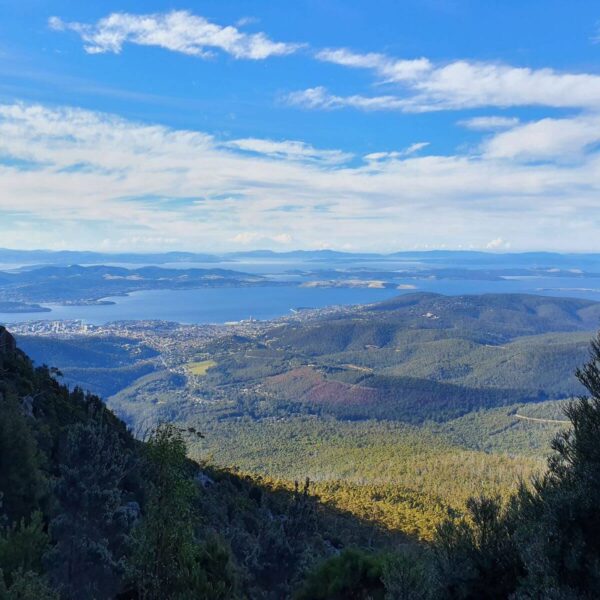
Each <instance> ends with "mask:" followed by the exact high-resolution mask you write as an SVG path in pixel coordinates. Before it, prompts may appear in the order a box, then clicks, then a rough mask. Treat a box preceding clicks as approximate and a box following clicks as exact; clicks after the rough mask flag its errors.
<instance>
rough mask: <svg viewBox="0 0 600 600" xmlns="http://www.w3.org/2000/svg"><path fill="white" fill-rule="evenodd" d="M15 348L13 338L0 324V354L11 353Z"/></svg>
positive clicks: (15, 344)
mask: <svg viewBox="0 0 600 600" xmlns="http://www.w3.org/2000/svg"><path fill="white" fill-rule="evenodd" d="M16 349H17V343H16V342H15V338H14V337H13V336H12V335H10V333H8V331H6V328H5V327H2V325H0V354H8V353H13V352H15V351H16Z"/></svg>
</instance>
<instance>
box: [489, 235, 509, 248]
mask: <svg viewBox="0 0 600 600" xmlns="http://www.w3.org/2000/svg"><path fill="white" fill-rule="evenodd" d="M485 247H486V249H487V250H508V249H509V248H510V242H505V241H504V240H503V239H502V238H501V237H499V238H495V239H493V240H491V241H489V242H488V243H487V244H486V245H485Z"/></svg>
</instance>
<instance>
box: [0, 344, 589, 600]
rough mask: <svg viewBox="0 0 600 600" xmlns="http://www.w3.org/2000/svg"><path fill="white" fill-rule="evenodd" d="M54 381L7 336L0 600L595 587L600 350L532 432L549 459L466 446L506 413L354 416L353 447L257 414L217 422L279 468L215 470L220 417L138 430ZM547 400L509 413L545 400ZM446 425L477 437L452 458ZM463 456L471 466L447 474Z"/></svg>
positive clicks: (324, 426) (533, 593) (425, 594)
mask: <svg viewBox="0 0 600 600" xmlns="http://www.w3.org/2000/svg"><path fill="white" fill-rule="evenodd" d="M3 335H4V338H5V339H9V338H8V337H7V336H9V334H7V333H5V332H3ZM56 375H60V373H57V372H56V370H53V369H49V368H48V367H45V366H42V367H34V366H33V364H32V362H31V360H30V359H29V358H28V357H27V356H26V355H25V354H24V353H23V352H21V351H20V350H18V349H16V348H13V345H12V344H11V343H7V344H5V347H4V349H3V351H2V352H1V353H0V394H1V396H0V399H1V402H0V490H1V492H2V496H1V499H2V504H1V512H2V527H1V533H0V569H1V573H2V576H1V578H0V598H6V599H11V600H12V599H17V598H19V599H31V600H33V599H34V598H35V599H58V598H64V599H75V598H98V599H100V598H106V599H108V598H139V599H156V600H158V599H161V598H173V599H187V598H189V599H192V598H211V599H212V598H215V599H218V598H232V599H235V598H249V599H253V598H257V599H259V598H264V599H270V598H273V599H275V598H298V599H319V598H323V599H340V600H341V599H346V598H357V599H365V600H366V599H367V598H372V599H377V598H382V599H383V598H394V599H395V598H398V599H400V598H449V599H453V598H456V599H459V598H461V599H462V598H464V599H467V598H473V599H475V598H594V597H596V590H597V589H598V585H599V584H600V568H599V567H598V565H599V564H600V513H599V512H598V508H597V507H598V505H599V501H600V479H599V478H598V473H599V472H600V451H599V449H598V445H597V439H598V436H599V435H600V341H595V342H594V343H593V345H592V356H591V359H590V360H589V361H588V362H587V363H586V364H585V365H584V366H583V367H582V368H581V369H580V370H578V371H577V373H576V376H577V378H578V380H579V381H580V382H581V384H582V386H583V387H584V388H585V389H586V390H587V395H585V396H582V397H581V398H579V399H578V400H575V401H571V402H567V403H563V406H561V407H560V410H564V416H563V417H562V420H564V421H567V423H566V424H564V425H561V424H556V423H555V424H552V425H551V424H547V425H544V424H540V428H541V429H540V432H539V442H540V443H541V440H544V439H545V440H546V442H547V443H548V449H547V452H546V454H547V461H546V463H545V465H542V464H541V463H540V460H539V459H538V458H535V456H536V454H535V453H532V455H531V458H529V459H527V458H526V457H525V458H524V457H523V456H520V457H515V458H514V459H511V458H510V456H508V455H506V454H504V453H494V452H491V453H485V452H483V451H482V450H481V449H478V448H477V445H478V444H481V443H482V441H483V440H484V438H485V436H484V435H480V436H479V437H478V434H477V433H474V432H481V430H482V427H488V428H493V427H494V425H495V424H498V423H500V422H501V421H502V419H503V418H505V417H507V416H508V413H507V412H506V407H504V408H503V409H502V410H501V411H500V412H496V413H493V412H492V413H490V412H484V413H482V414H479V415H477V413H473V414H471V415H467V417H468V418H465V417H463V418H459V419H457V420H455V421H449V422H445V423H441V424H440V423H435V422H433V423H430V424H429V427H430V428H431V433H430V434H428V433H427V429H422V428H421V429H416V428H415V427H414V426H413V425H410V424H406V423H404V424H401V423H387V424H381V423H379V422H375V421H362V422H361V425H360V426H361V427H362V431H361V435H360V436H359V437H358V438H356V437H352V436H350V435H347V433H348V432H346V431H344V428H343V426H341V427H340V426H339V425H340V422H339V421H338V422H336V424H334V423H333V422H329V421H327V420H324V421H316V420H315V419H314V417H310V416H305V417H302V416H300V417H298V420H295V419H292V420H291V421H289V422H286V423H283V424H278V423H277V421H276V420H273V421H269V420H267V421H266V422H265V423H264V424H263V425H262V427H264V429H263V431H262V433H261V435H256V433H255V432H254V433H253V434H252V435H247V431H248V427H249V426H248V424H246V423H244V421H243V420H242V421H240V422H239V423H238V424H237V425H234V424H233V423H227V424H226V425H221V430H220V431H219V435H226V434H227V432H228V436H229V437H227V438H226V439H227V443H228V444H229V445H230V446H231V447H232V448H233V447H234V446H236V447H237V448H238V451H237V455H238V456H244V455H251V454H252V453H254V454H255V455H258V456H263V460H264V461H265V469H264V470H265V471H267V470H268V471H270V472H272V473H275V474H279V475H281V478H279V479H278V478H277V477H266V476H265V475H264V474H261V473H260V469H256V468H254V469H253V472H249V471H250V470H248V469H245V465H244V464H243V463H241V464H240V465H239V467H238V468H237V469H235V468H225V467H223V466H220V465H219V464H215V463H211V460H210V459H211V456H210V442H208V445H207V440H210V439H211V437H214V436H213V434H214V433H215V432H216V431H217V428H218V427H219V424H218V421H217V420H215V421H214V422H213V424H212V427H213V429H210V428H208V429H207V430H204V431H201V430H198V429H197V428H196V427H194V426H192V425H187V426H178V425H174V424H170V423H159V424H158V425H156V426H154V427H151V428H149V429H148V430H147V431H145V432H142V435H140V436H138V438H139V439H136V438H134V437H133V435H132V434H131V432H130V431H129V430H128V429H127V427H126V425H125V424H124V423H123V422H122V421H121V420H119V419H118V418H117V417H116V416H115V415H114V414H113V413H112V412H111V411H110V410H108V409H107V407H106V405H105V404H104V403H103V402H102V400H101V399H100V398H98V397H97V396H94V395H92V394H89V393H85V392H83V391H82V390H81V389H79V388H75V389H71V390H70V389H69V388H68V387H67V386H65V385H64V384H61V383H59V382H58V381H57V379H56ZM525 408H529V407H525ZM542 408H543V407H542ZM510 410H511V409H508V412H510ZM514 410H515V411H518V410H524V409H523V407H521V409H519V407H515V409H514ZM537 410H539V407H538V409H537ZM545 410H546V411H545V412H542V413H536V412H535V410H534V411H533V412H530V413H527V414H523V416H529V417H531V418H536V414H547V413H548V411H555V412H556V411H558V410H559V407H558V406H556V405H555V404H552V403H550V405H549V406H546V407H545ZM505 413H506V414H505ZM311 419H312V423H313V424H312V425H311ZM465 419H466V420H465ZM469 419H470V420H469ZM473 419H475V420H476V421H475V422H474V421H473ZM556 420H560V419H556ZM436 428H443V429H444V428H445V429H444V431H443V433H444V435H445V436H446V438H444V437H443V436H440V435H439V434H440V431H438V430H437V429H436ZM553 428H555V429H557V430H558V432H556V431H555V430H554V429H553ZM511 435H512V436H513V437H515V438H516V439H518V438H519V431H518V429H517V430H516V431H514V432H512V433H511ZM452 436H454V438H456V436H460V437H461V438H463V439H464V440H467V441H468V443H470V444H471V445H472V448H471V449H468V448H467V447H466V446H465V448H464V450H463V453H462V454H461V453H457V452H456V448H455V447H452V439H453V437H452ZM397 438H402V440H403V445H400V446H399V445H398V444H393V443H391V440H394V439H397ZM479 438H481V439H479ZM375 439H377V440H378V443H375ZM444 439H447V440H448V441H447V442H445V441H444ZM263 440H264V441H263ZM276 440H279V442H281V443H277V444H276V445H278V446H281V448H283V450H282V451H281V452H280V453H278V454H276V455H274V456H272V457H271V458H269V457H268V452H267V451H266V446H267V444H268V443H269V442H270V445H271V447H273V445H274V442H275V441H276ZM284 440H285V443H284ZM316 440H321V442H320V443H321V444H323V448H319V452H314V450H315V448H314V444H315V443H317V442H316ZM323 440H325V441H323ZM386 440H390V443H388V442H386ZM446 443H447V444H448V446H446V445H445V444H446ZM499 443H500V444H501V443H502V441H501V440H500V442H499ZM369 444H370V445H369ZM240 448H242V449H243V451H240V450H239V449H240ZM403 448H405V449H406V450H403ZM415 448H416V449H418V452H415ZM451 448H452V451H450V449H451ZM408 449H410V451H409V450H408ZM232 452H233V450H232ZM390 452H394V453H398V452H400V456H396V460H394V461H389V460H388V459H389V457H388V454H389V453H390ZM402 452H405V455H402ZM359 455H360V457H361V460H353V456H355V457H356V456H359ZM484 456H486V457H487V459H485V460H484V459H483V457H484ZM268 460H270V461H271V462H269V463H268V464H267V462H266V461H268ZM511 461H512V462H511ZM225 462H228V461H225ZM256 463H257V460H256V456H255V457H254V458H253V461H252V464H254V465H256ZM353 464H354V465H359V466H358V467H356V466H355V467H354V469H353V470H351V469H350V467H351V465H353ZM403 464H404V465H405V466H404V467H403V468H400V467H399V465H403ZM457 464H460V465H461V467H464V471H465V473H467V475H466V478H465V481H464V482H459V481H455V482H454V484H452V483H451V480H452V477H451V473H456V469H457ZM386 465H388V470H386ZM320 469H321V470H322V469H329V470H330V471H331V472H329V473H323V472H322V471H321V475H322V477H319V470H320ZM301 471H304V473H301ZM332 473H334V474H339V475H340V479H339V481H337V482H336V481H335V479H334V478H332V477H331V475H332ZM307 474H309V478H308V479H306V478H304V477H302V478H301V475H304V476H306V475H307ZM374 474H377V477H375V476H374ZM469 474H470V475H469ZM325 475H327V476H325ZM342 475H343V477H341V476H342ZM311 476H312V478H314V481H313V479H312V478H311ZM469 477H472V483H469V481H470V480H469ZM294 478H296V483H295V484H294V483H291V481H293V479H294ZM378 478H379V479H378ZM320 479H321V480H320ZM476 481H483V482H484V483H485V482H486V481H487V482H488V484H489V485H488V484H485V485H483V486H481V485H479V486H478V485H476V483H475V482H476ZM436 482H438V483H437V485H436Z"/></svg>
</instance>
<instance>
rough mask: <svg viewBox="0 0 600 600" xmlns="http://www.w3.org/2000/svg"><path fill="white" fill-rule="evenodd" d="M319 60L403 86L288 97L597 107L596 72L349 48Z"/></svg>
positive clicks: (371, 105) (417, 106)
mask: <svg viewBox="0 0 600 600" xmlns="http://www.w3.org/2000/svg"><path fill="white" fill-rule="evenodd" d="M316 57H317V58H318V59H319V60H323V61H326V62H331V63H335V64H338V65H342V66H345V67H351V68H362V69H370V70H372V71H374V73H375V74H376V76H377V77H378V79H379V80H380V82H384V83H394V84H397V86H399V87H400V88H402V89H401V90H399V91H397V92H396V93H394V94H386V95H383V96H363V95H351V96H336V95H334V94H330V93H328V92H327V90H325V89H324V88H322V87H315V88H309V89H307V90H304V91H299V92H295V93H293V94H291V95H290V97H289V99H290V101H291V102H292V103H294V104H302V105H304V106H306V107H308V108H324V109H333V108H342V107H353V108H359V109H363V110H399V111H403V112H429V111H437V110H459V109H466V108H476V107H485V106H498V107H510V106H551V107H556V108H567V107H576V108H586V109H593V108H600V76H599V75H594V74H588V73H562V72H558V71H555V70H553V69H547V68H546V69H530V68H524V67H514V66H511V65H505V64H501V63H490V62H472V61H466V60H457V61H453V62H450V63H447V64H434V63H432V62H431V61H429V60H428V59H427V58H417V59H409V60H404V59H395V58H391V57H387V56H385V55H382V54H377V53H367V54H359V53H355V52H352V51H350V50H347V49H337V50H335V49H328V50H323V51H321V52H319V53H317V55H316Z"/></svg>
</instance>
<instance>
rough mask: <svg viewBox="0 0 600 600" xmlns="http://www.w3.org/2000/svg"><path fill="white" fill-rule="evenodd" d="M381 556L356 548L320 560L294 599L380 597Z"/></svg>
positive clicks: (377, 599)
mask: <svg viewBox="0 0 600 600" xmlns="http://www.w3.org/2000/svg"><path fill="white" fill-rule="evenodd" d="M383 569H384V559H383V558H382V557H381V556H377V555H373V554H368V553H366V552H364V551H362V550H358V549H356V548H348V549H346V550H344V551H343V552H342V553H341V554H340V555H339V556H335V557H333V558H330V559H329V560H326V561H325V562H324V563H322V564H321V565H320V566H319V567H318V568H317V569H316V570H315V571H313V572H312V573H311V574H310V575H309V576H308V578H307V580H306V583H305V585H304V586H303V588H302V589H301V590H300V592H299V593H298V594H297V595H296V599H297V600H383V598H384V597H385V587H384V584H383Z"/></svg>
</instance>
